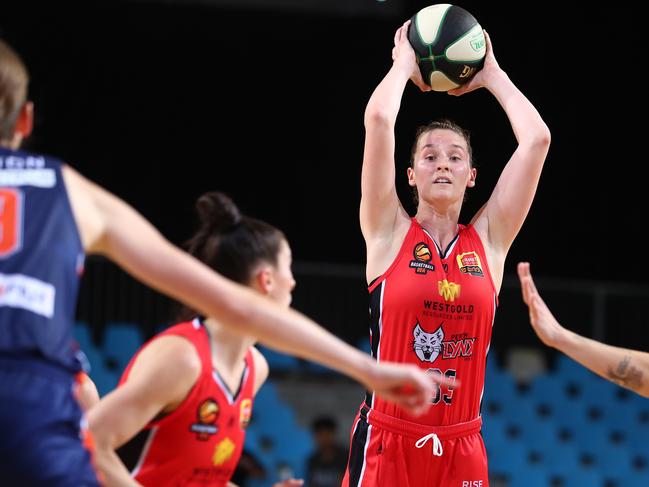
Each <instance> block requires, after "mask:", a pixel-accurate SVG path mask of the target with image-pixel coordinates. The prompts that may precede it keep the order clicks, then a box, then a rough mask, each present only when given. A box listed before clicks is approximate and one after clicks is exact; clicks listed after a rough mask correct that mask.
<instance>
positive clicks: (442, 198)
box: [408, 129, 475, 204]
mask: <svg viewBox="0 0 649 487" xmlns="http://www.w3.org/2000/svg"><path fill="white" fill-rule="evenodd" d="M408 183H409V184H410V185H411V186H416V187H417V191H418V193H419V199H420V201H426V202H431V203H436V202H439V203H446V204H452V203H455V202H458V201H459V202H460V203H461V202H462V200H463V198H464V192H465V190H466V188H467V187H472V186H473V185H474V184H475V169H473V168H472V167H471V164H470V161H469V151H468V147H467V143H466V140H464V137H462V136H461V135H460V134H457V133H455V132H454V131H452V130H447V129H436V130H432V131H429V132H426V133H424V134H422V135H421V136H420V137H419V141H418V142H417V153H416V156H415V160H414V164H413V167H412V168H409V170H408Z"/></svg>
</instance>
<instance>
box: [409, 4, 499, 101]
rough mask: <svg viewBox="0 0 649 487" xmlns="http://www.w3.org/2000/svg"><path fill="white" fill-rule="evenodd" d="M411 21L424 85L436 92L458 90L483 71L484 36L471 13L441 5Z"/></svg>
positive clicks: (431, 7)
mask: <svg viewBox="0 0 649 487" xmlns="http://www.w3.org/2000/svg"><path fill="white" fill-rule="evenodd" d="M410 20H411V22H410V26H409V27H408V40H409V41H410V44H411V45H412V48H413V49H414V51H415V54H416V55H417V62H418V64H419V69H420V71H421V75H422V77H423V78H424V83H426V84H427V85H429V86H430V87H431V88H432V89H433V90H434V91H449V90H452V89H454V88H458V87H460V86H462V85H463V84H465V83H466V82H467V81H469V80H470V79H471V78H472V77H473V76H474V75H475V73H477V72H478V71H479V70H480V68H482V65H483V63H484V57H485V53H486V43H485V38H484V33H483V32H482V27H481V26H480V24H479V23H478V21H477V20H476V19H475V17H474V16H473V15H471V14H470V13H469V12H467V11H466V10H464V9H463V8H461V7H458V6H457V5H451V4H448V3H439V4H435V5H429V6H428V7H424V8H422V9H421V10H420V11H419V12H417V13H416V14H415V15H413V16H412V18H411V19H410Z"/></svg>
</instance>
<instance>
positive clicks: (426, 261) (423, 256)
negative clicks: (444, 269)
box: [410, 242, 435, 274]
mask: <svg viewBox="0 0 649 487" xmlns="http://www.w3.org/2000/svg"><path fill="white" fill-rule="evenodd" d="M412 255H413V256H414V258H415V260H411V261H410V267H412V268H413V269H415V272H416V273H417V274H426V272H428V271H434V270H435V266H434V265H433V264H430V261H431V260H432V258H433V255H432V254H431V253H430V248H429V247H428V245H426V244H425V243H424V242H419V243H418V244H417V245H415V248H414V249H413V251H412Z"/></svg>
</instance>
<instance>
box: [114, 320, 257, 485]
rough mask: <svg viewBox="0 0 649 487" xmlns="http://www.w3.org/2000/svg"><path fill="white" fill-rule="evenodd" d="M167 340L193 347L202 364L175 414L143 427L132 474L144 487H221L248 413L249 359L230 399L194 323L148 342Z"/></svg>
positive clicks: (250, 393)
mask: <svg viewBox="0 0 649 487" xmlns="http://www.w3.org/2000/svg"><path fill="white" fill-rule="evenodd" d="M168 335H177V336H182V337H184V338H186V339H188V340H189V341H190V342H192V344H193V345H194V347H196V351H197V352H198V355H199V356H200V359H201V364H202V371H201V375H200V376H199V378H198V380H197V381H196V384H194V387H193V388H192V390H191V392H190V393H189V395H188V396H187V398H186V399H185V401H183V403H182V404H181V405H180V406H179V407H178V408H177V409H176V410H174V411H173V412H172V413H170V414H169V415H167V416H164V417H163V418H161V419H159V420H156V421H152V422H151V423H149V424H148V425H147V426H146V428H147V429H148V430H149V435H148V438H147V440H146V443H145V446H144V448H143V450H142V453H141V456H140V459H139V461H138V463H137V465H136V467H135V469H134V470H133V473H132V474H133V476H134V478H135V479H136V480H137V481H138V482H140V483H141V484H143V485H145V486H156V487H161V486H174V487H176V486H187V487H189V486H201V487H205V486H208V485H209V486H225V485H226V484H227V482H228V480H229V479H230V477H231V476H232V473H233V472H234V469H235V467H236V466H237V462H238V461H239V458H240V456H241V451H242V449H243V443H244V438H245V429H246V427H247V425H248V423H249V422H250V416H251V413H252V403H253V394H254V382H255V370H254V363H253V356H252V353H251V351H250V350H249V351H248V353H247V354H246V359H245V360H246V367H245V369H244V372H243V375H242V377H241V383H240V385H239V390H238V391H235V393H232V392H230V390H229V389H228V387H227V386H226V385H225V383H224V381H223V380H221V378H220V376H219V374H218V372H217V371H216V370H214V369H213V367H212V358H211V350H210V341H209V340H210V338H209V336H208V332H207V329H206V328H205V326H204V325H203V324H202V323H201V322H200V321H199V320H198V319H195V320H194V321H191V322H187V323H180V324H178V325H175V326H172V327H171V328H169V329H168V330H165V331H164V332H162V333H160V334H159V335H157V336H156V337H154V338H153V339H152V340H155V339H156V338H159V337H161V336H168ZM149 343H150V342H149ZM146 345H147V344H145V345H144V347H146ZM144 347H143V348H144ZM138 353H139V352H138ZM136 357H137V354H136V355H135V356H134V357H133V359H132V360H131V362H130V363H129V365H128V367H127V368H126V370H125V371H124V374H123V376H122V378H121V380H120V385H121V384H122V383H123V382H124V381H126V379H127V378H128V374H129V371H130V369H131V366H132V365H133V363H134V361H135V358H136Z"/></svg>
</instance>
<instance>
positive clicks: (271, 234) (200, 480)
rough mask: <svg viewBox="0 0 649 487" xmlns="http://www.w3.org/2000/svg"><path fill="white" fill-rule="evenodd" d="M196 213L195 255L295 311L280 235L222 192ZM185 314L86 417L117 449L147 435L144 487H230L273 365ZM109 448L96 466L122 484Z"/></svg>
mask: <svg viewBox="0 0 649 487" xmlns="http://www.w3.org/2000/svg"><path fill="white" fill-rule="evenodd" d="M196 207H197V209H198V213H199V216H200V221H201V226H200V228H199V230H198V231H197V232H196V234H195V235H194V236H193V237H192V238H191V240H190V242H189V252H190V253H191V254H192V255H194V256H195V257H197V258H198V259H200V260H201V261H202V262H204V263H205V264H207V265H208V266H209V267H211V268H212V269H214V270H216V271H217V272H219V273H220V274H221V275H223V276H225V277H227V278H229V279H232V280H233V281H235V282H238V283H240V284H243V285H245V286H248V287H250V288H252V289H254V290H255V291H257V292H258V293H259V294H261V295H265V296H268V297H269V298H270V299H271V300H273V301H274V302H276V303H278V304H280V305H282V306H284V307H288V306H289V305H290V303H291V291H292V290H293V288H294V287H295V281H294V279H293V274H292V272H291V250H290V248H289V245H288V242H287V241H286V238H285V237H284V235H283V234H282V232H280V231H279V230H278V229H276V228H275V227H273V226H271V225H269V224H267V223H265V222H262V221H259V220H255V219H253V218H249V217H246V216H242V215H241V214H240V213H239V210H238V209H237V207H236V206H235V204H234V203H233V202H232V200H230V198H228V197H227V196H226V195H224V194H222V193H218V192H212V193H206V194H204V195H203V196H201V197H200V198H199V199H198V202H197V205H196ZM182 314H183V317H184V318H185V320H184V321H183V322H181V323H180V324H177V325H175V326H172V327H170V328H169V329H168V330H166V331H164V332H162V333H161V334H159V335H157V336H156V337H154V338H153V339H152V340H150V341H149V342H148V343H146V344H145V345H144V346H143V347H142V348H141V349H140V350H139V351H138V353H137V354H136V355H135V357H134V358H133V359H132V360H131V362H130V363H129V365H128V367H127V368H126V370H125V371H124V374H123V376H122V378H121V380H120V384H119V386H118V388H117V389H116V390H115V391H113V392H112V393H111V394H109V395H108V396H107V397H106V398H104V399H103V400H102V401H101V402H100V404H99V405H98V406H96V407H94V408H93V409H92V410H91V412H90V414H89V420H90V423H91V424H92V425H93V428H92V429H93V432H94V435H95V438H96V441H97V442H98V443H102V444H105V443H111V447H112V448H117V447H119V446H121V445H122V444H123V443H125V442H127V441H128V440H130V439H131V438H132V437H133V436H134V435H136V434H137V433H138V432H140V431H141V430H142V429H143V428H146V430H148V436H147V440H146V443H145V446H144V448H143V450H142V452H141V455H140V459H139V461H138V464H137V466H136V467H135V469H134V471H133V472H132V474H131V475H132V476H133V478H134V479H135V481H137V482H138V483H139V484H141V485H144V486H151V487H163V486H167V485H168V486H176V485H186V486H192V485H196V486H198V485H202V486H205V485H210V486H225V485H226V484H228V481H229V479H230V478H231V476H232V473H233V472H234V469H235V467H236V465H237V462H238V461H239V458H240V456H241V451H242V450H243V444H244V438H245V429H246V427H247V425H248V423H249V421H250V418H251V414H252V407H253V400H254V396H255V394H256V393H257V391H258V390H259V388H260V387H261V385H262V384H263V382H264V381H265V380H266V377H267V376H268V363H267V362H266V360H265V359H264V357H263V356H262V355H261V354H260V353H259V351H258V350H257V349H256V348H255V347H254V346H253V345H254V343H255V338H254V337H250V336H245V335H240V334H237V333H236V332H233V331H232V330H231V329H228V328H225V327H223V326H222V325H221V324H220V323H219V322H218V321H217V320H215V319H212V318H208V319H204V318H201V317H200V316H197V313H196V312H194V311H193V310H185V311H184V312H183V313H182ZM112 448H111V449H108V450H99V451H98V454H97V465H98V466H99V468H100V470H101V471H102V473H103V474H104V477H105V478H106V480H107V483H108V485H113V484H115V485H120V483H119V477H120V475H123V465H121V464H120V463H119V462H117V461H116V457H115V455H114V454H113V453H112V451H111V450H112ZM293 482H294V483H295V485H301V483H298V481H293ZM228 485H230V484H228ZM231 485H233V484H231ZM286 485H287V486H288V485H293V484H286Z"/></svg>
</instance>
